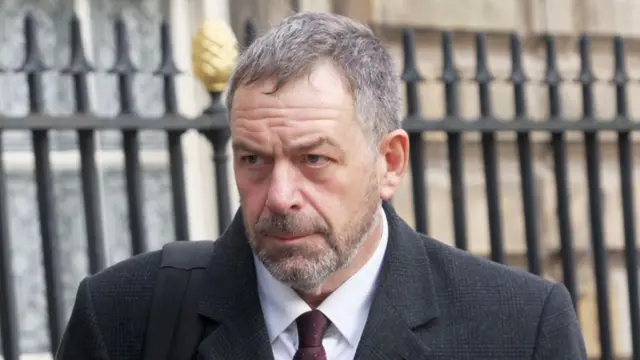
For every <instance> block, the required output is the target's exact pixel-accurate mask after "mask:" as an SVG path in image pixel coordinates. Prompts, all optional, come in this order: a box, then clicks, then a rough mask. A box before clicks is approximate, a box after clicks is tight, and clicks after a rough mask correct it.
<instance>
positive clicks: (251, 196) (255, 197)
mask: <svg viewBox="0 0 640 360" xmlns="http://www.w3.org/2000/svg"><path fill="white" fill-rule="evenodd" d="M236 185H237V188H238V194H239V195H240V203H241V205H242V208H243V211H244V213H245V214H246V215H248V216H249V217H250V218H251V219H257V218H259V217H260V214H261V213H262V209H263V208H264V203H265V197H266V191H265V190H264V189H263V186H261V185H257V184H254V183H251V182H249V181H248V180H246V179H242V178H240V179H238V178H237V179H236Z"/></svg>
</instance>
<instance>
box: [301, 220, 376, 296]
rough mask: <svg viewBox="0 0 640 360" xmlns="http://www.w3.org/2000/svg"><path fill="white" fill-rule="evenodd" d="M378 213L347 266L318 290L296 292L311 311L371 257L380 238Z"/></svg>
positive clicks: (334, 274)
mask: <svg viewBox="0 0 640 360" xmlns="http://www.w3.org/2000/svg"><path fill="white" fill-rule="evenodd" d="M380 211H381V210H380ZM380 211H378V212H376V217H375V222H374V225H373V227H372V231H370V232H369V234H368V235H367V237H366V239H365V240H364V241H363V242H362V246H360V249H358V252H357V254H356V255H355V257H354V258H353V260H352V261H351V262H349V264H348V265H347V266H345V267H343V268H341V269H340V270H338V271H336V272H335V273H333V274H332V275H331V276H330V277H329V278H328V279H327V280H326V281H325V282H324V283H323V284H322V286H320V287H319V288H317V289H316V290H313V291H311V292H302V291H297V290H296V292H297V293H298V295H299V296H300V298H302V300H304V301H305V302H306V303H307V304H308V305H309V306H310V307H311V308H312V309H315V308H317V307H318V306H320V304H321V303H322V302H323V301H324V300H325V299H326V298H327V297H328V296H329V295H331V294H332V293H333V292H334V291H335V290H336V289H337V288H339V287H340V286H341V285H342V284H344V282H345V281H347V280H349V278H350V277H351V276H353V275H354V274H355V273H357V272H358V271H359V270H360V269H361V268H362V267H363V266H364V265H365V264H366V263H367V262H368V261H369V259H371V257H372V256H373V253H374V252H375V251H376V249H377V248H378V244H380V239H381V238H382V229H383V224H382V221H381V219H382V215H381V214H380Z"/></svg>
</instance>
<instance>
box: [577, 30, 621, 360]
mask: <svg viewBox="0 0 640 360" xmlns="http://www.w3.org/2000/svg"><path fill="white" fill-rule="evenodd" d="M590 45H591V41H590V39H589V37H588V36H586V35H583V36H581V37H580V41H579V51H580V60H581V61H580V64H581V69H580V75H579V79H578V81H579V82H580V84H581V85H582V86H581V88H582V110H583V114H582V115H583V119H582V121H595V120H594V113H595V110H594V101H593V83H594V82H595V77H594V75H593V72H592V68H591V58H590V57H591V46H590ZM584 146H585V161H586V163H587V174H586V175H587V192H588V197H589V226H590V229H591V248H592V251H593V257H594V265H595V267H594V271H595V279H596V296H597V299H598V320H599V321H598V322H599V326H598V329H599V333H600V352H601V356H602V359H603V360H612V359H613V343H612V339H611V328H610V327H611V321H610V314H609V281H608V272H607V250H606V246H605V239H604V224H603V218H602V193H601V189H602V187H601V181H600V143H599V141H598V133H597V131H585V133H584Z"/></svg>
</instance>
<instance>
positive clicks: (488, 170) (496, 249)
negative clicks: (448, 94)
mask: <svg viewBox="0 0 640 360" xmlns="http://www.w3.org/2000/svg"><path fill="white" fill-rule="evenodd" d="M475 81H476V83H477V84H478V96H479V101H480V117H481V120H480V121H486V119H489V118H490V117H491V116H492V109H491V108H492V106H491V105H492V104H491V88H490V86H491V81H493V75H492V74H491V72H490V71H489V64H488V59H487V45H486V39H485V35H484V34H483V33H477V34H476V76H475ZM481 138H482V139H481V141H482V160H483V164H484V179H485V187H486V194H487V212H488V217H489V238H490V242H491V260H493V261H495V262H498V263H503V264H504V263H505V256H504V242H503V239H502V219H501V216H502V211H501V206H500V184H499V180H498V174H499V172H500V171H499V165H498V149H497V145H496V134H495V133H494V132H483V133H482V135H481Z"/></svg>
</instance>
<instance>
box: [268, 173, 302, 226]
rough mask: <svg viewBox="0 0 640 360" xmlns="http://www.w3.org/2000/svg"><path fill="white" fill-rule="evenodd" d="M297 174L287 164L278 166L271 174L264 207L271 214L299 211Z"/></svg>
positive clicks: (300, 196) (299, 197) (299, 198)
mask: <svg viewBox="0 0 640 360" xmlns="http://www.w3.org/2000/svg"><path fill="white" fill-rule="evenodd" d="M299 182H300V180H299V179H298V174H297V173H296V171H295V169H294V168H293V167H291V166H288V165H287V164H278V165H276V166H275V167H274V169H273V172H272V174H271V183H270V184H269V192H268V194H267V201H266V207H267V208H268V209H269V211H271V212H273V213H278V214H282V213H286V212H290V211H292V210H294V211H295V210H299V209H300V207H301V206H302V195H301V194H300V190H299V185H300V184H299Z"/></svg>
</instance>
